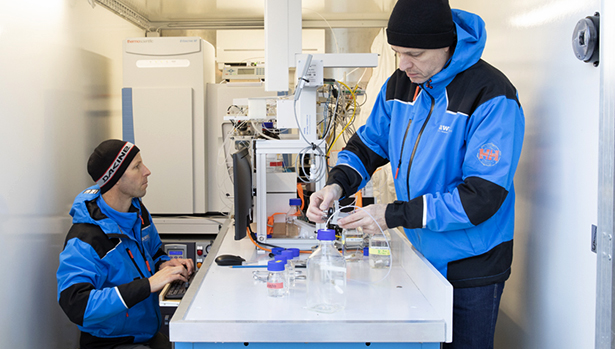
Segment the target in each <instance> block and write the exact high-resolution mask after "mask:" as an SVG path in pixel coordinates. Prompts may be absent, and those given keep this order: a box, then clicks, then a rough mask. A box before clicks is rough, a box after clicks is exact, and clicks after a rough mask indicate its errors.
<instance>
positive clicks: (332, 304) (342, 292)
mask: <svg viewBox="0 0 615 349" xmlns="http://www.w3.org/2000/svg"><path fill="white" fill-rule="evenodd" d="M317 238H318V240H319V242H320V243H319V246H318V248H316V250H315V251H314V252H313V253H312V255H311V256H310V257H309V258H308V260H307V288H306V293H307V297H306V298H307V304H306V306H307V309H308V310H311V311H316V312H321V313H334V312H337V311H340V310H342V309H344V308H345V307H346V259H345V258H344V256H342V254H341V253H340V252H339V251H338V250H337V248H335V245H334V243H335V230H333V229H320V230H319V231H318V235H317Z"/></svg>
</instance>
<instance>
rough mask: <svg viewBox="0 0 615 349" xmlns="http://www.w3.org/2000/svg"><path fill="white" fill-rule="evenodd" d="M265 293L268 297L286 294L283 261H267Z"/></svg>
mask: <svg viewBox="0 0 615 349" xmlns="http://www.w3.org/2000/svg"><path fill="white" fill-rule="evenodd" d="M267 271H268V272H269V275H268V276H267V294H268V295H269V297H284V296H285V295H286V289H285V287H286V276H285V275H284V262H283V261H276V260H273V261H269V263H267Z"/></svg>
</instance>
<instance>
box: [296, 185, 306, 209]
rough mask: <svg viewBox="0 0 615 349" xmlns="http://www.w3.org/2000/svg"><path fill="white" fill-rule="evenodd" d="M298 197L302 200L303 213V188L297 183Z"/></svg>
mask: <svg viewBox="0 0 615 349" xmlns="http://www.w3.org/2000/svg"><path fill="white" fill-rule="evenodd" d="M297 195H298V196H299V197H300V198H301V211H303V206H304V205H305V201H304V200H303V186H302V185H301V183H297Z"/></svg>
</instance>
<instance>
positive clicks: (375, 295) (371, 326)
mask: <svg viewBox="0 0 615 349" xmlns="http://www.w3.org/2000/svg"><path fill="white" fill-rule="evenodd" d="M232 227H233V224H232V221H231V220H228V221H226V222H225V223H224V225H223V226H222V229H221V230H220V233H219V234H218V236H217V238H216V240H215V241H214V244H213V246H212V248H211V251H210V253H209V254H208V256H207V258H206V259H205V261H204V264H203V267H202V268H201V269H200V270H199V271H198V273H197V274H196V276H195V278H194V280H193V282H192V284H191V286H190V288H189V289H188V291H187V292H186V295H185V296H184V298H183V300H182V302H181V304H180V305H179V307H178V309H177V311H176V312H175V315H174V316H173V318H172V319H171V322H170V339H171V341H172V342H174V343H175V348H176V349H188V348H191V349H197V348H210V347H231V348H232V347H245V346H248V347H253V348H260V347H263V348H265V347H266V348H292V347H323V348H326V347H330V346H331V343H335V347H336V348H337V347H339V348H350V347H365V346H370V347H371V346H373V347H376V348H380V347H387V348H396V347H400V348H401V347H403V348H434V349H435V348H440V343H441V342H450V341H451V340H452V305H453V288H452V286H451V285H450V283H449V282H448V281H447V280H446V279H445V278H444V277H443V276H442V275H441V274H440V273H439V272H438V271H437V270H436V269H435V268H434V267H433V266H432V265H431V264H430V263H429V262H428V261H427V260H426V259H425V258H424V257H423V256H422V255H421V254H420V253H419V252H417V251H416V250H415V249H414V247H413V246H412V245H411V244H410V242H409V241H408V240H407V239H406V238H405V236H404V235H403V234H402V233H400V232H399V231H398V230H396V229H391V230H390V233H391V240H392V244H391V246H392V253H391V254H392V256H393V263H392V267H391V268H390V269H389V268H387V269H372V268H370V267H369V265H368V263H367V261H365V260H360V258H359V260H353V261H348V262H347V269H348V273H347V288H346V293H347V304H346V308H345V309H344V310H342V311H339V312H337V313H333V314H324V313H317V312H313V311H309V310H307V309H305V308H304V307H305V298H306V284H305V280H297V281H296V287H295V288H292V289H291V290H290V294H289V295H287V296H285V297H281V298H274V297H269V296H268V295H267V287H266V284H265V283H264V282H262V281H259V280H256V279H255V278H254V277H253V272H254V271H256V270H260V271H261V272H264V271H266V268H265V267H262V268H232V267H229V266H219V265H217V264H216V263H215V262H214V259H215V257H216V256H218V255H221V254H234V255H239V256H241V257H243V258H244V259H246V261H247V262H252V263H259V262H260V263H264V261H265V260H266V259H268V258H269V257H268V253H263V251H262V250H257V249H256V248H255V245H254V244H253V242H252V241H251V240H250V239H249V238H248V237H246V238H244V239H242V240H239V241H236V240H234V234H233V229H229V228H232ZM267 242H268V243H271V244H275V239H269V240H267ZM317 243H318V241H317V240H314V245H317ZM357 255H358V254H357ZM307 257H308V255H307V254H302V255H301V258H302V259H304V258H307ZM298 270H299V271H302V272H303V273H304V274H305V273H306V271H307V270H306V269H298Z"/></svg>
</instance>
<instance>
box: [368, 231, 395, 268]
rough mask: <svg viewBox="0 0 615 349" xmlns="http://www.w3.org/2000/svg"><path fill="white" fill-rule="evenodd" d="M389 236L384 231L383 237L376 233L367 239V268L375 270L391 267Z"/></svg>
mask: <svg viewBox="0 0 615 349" xmlns="http://www.w3.org/2000/svg"><path fill="white" fill-rule="evenodd" d="M391 259H392V258H391V235H390V234H389V232H388V231H386V230H385V231H384V235H383V234H381V233H376V234H374V235H372V236H371V237H370V239H369V266H370V267H372V268H375V269H382V268H389V267H390V266H391Z"/></svg>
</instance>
